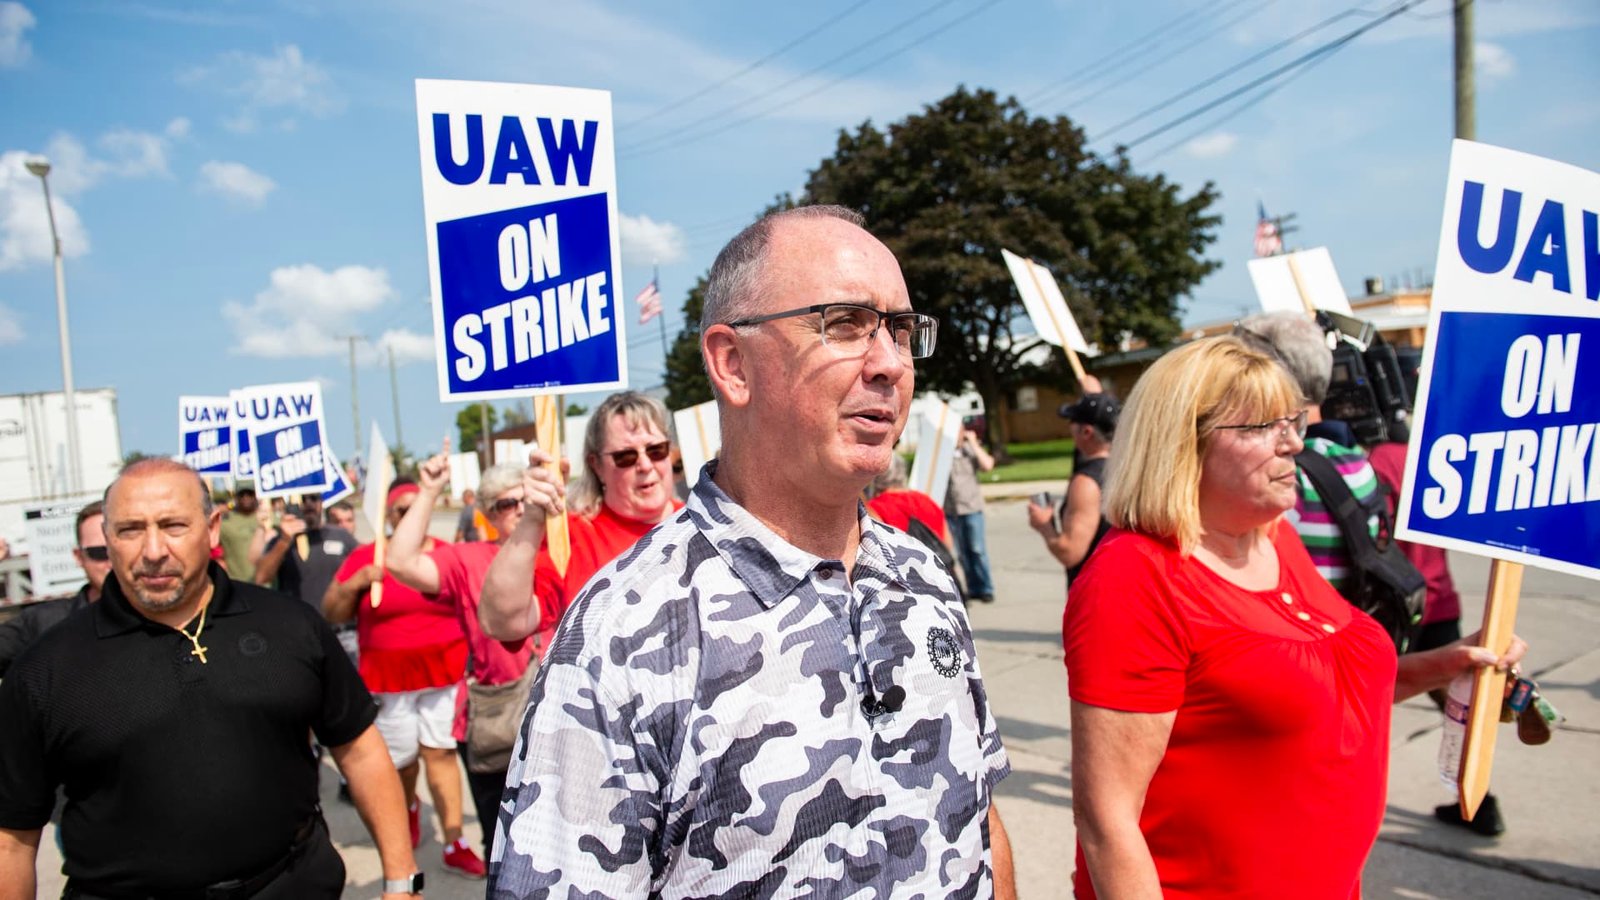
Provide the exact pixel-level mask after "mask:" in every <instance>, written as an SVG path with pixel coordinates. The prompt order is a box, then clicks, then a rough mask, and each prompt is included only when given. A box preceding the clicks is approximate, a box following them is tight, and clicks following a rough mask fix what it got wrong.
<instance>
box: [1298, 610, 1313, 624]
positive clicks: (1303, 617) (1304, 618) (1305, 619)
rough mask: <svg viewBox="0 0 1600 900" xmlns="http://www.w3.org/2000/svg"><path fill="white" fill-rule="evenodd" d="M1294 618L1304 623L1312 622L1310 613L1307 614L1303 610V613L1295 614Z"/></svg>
mask: <svg viewBox="0 0 1600 900" xmlns="http://www.w3.org/2000/svg"><path fill="white" fill-rule="evenodd" d="M1294 617H1295V618H1296V619H1299V620H1300V621H1302V622H1309V621H1311V614H1310V613H1308V612H1305V611H1304V610H1302V611H1300V612H1297V613H1295V614H1294Z"/></svg>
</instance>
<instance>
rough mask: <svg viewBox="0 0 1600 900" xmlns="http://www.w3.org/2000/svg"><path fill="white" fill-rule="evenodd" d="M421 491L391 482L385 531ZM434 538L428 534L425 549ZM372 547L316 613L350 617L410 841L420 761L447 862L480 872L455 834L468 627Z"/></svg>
mask: <svg viewBox="0 0 1600 900" xmlns="http://www.w3.org/2000/svg"><path fill="white" fill-rule="evenodd" d="M418 490H419V489H418V487H417V484H416V483H415V482H412V481H409V480H399V481H397V482H396V483H395V485H394V487H393V488H391V489H390V491H389V497H388V503H387V514H386V518H387V520H388V524H389V527H390V528H391V529H392V528H393V527H394V526H395V525H397V524H398V523H399V522H400V520H401V519H402V518H403V517H404V516H405V514H406V512H407V511H408V510H410V509H411V504H412V501H413V500H414V499H415V498H416V496H417V492H418ZM439 543H440V541H438V540H437V539H435V538H432V537H429V538H427V539H426V549H427V550H432V549H433V548H434V546H436V545H437V544H439ZM375 549H376V545H375V544H363V545H361V546H360V547H357V548H356V549H355V550H353V551H351V553H350V555H349V556H348V557H347V558H346V559H345V561H344V564H343V565H342V566H341V567H340V568H339V571H338V573H337V574H335V575H334V580H333V583H332V584H331V585H329V587H328V592H327V594H325V595H324V596H323V599H322V613H323V615H324V616H325V617H326V618H327V619H328V621H329V622H333V623H336V624H337V623H342V622H349V621H351V620H354V621H355V623H356V637H357V641H358V643H359V645H360V648H361V654H360V663H359V668H360V671H361V678H362V680H363V681H365V682H366V684H367V690H369V691H371V692H372V694H373V696H374V697H375V698H376V699H377V701H378V704H379V709H378V720H377V723H376V724H377V726H378V731H379V733H380V734H382V735H383V740H384V743H386V744H388V747H389V756H390V758H391V759H393V760H394V765H395V768H396V769H398V770H399V772H400V783H401V786H402V787H403V788H404V789H405V795H406V807H407V809H408V810H409V812H410V820H411V846H412V847H416V846H417V845H418V844H420V843H421V842H422V823H421V812H420V805H419V803H418V801H417V775H418V774H419V771H418V770H419V768H425V769H426V770H427V777H428V791H429V793H430V794H432V796H433V804H434V811H435V812H436V813H438V815H439V827H440V828H441V829H442V830H443V832H444V843H445V849H444V867H445V869H446V870H447V871H450V872H453V873H455V874H457V875H464V876H466V877H468V878H482V877H484V875H485V874H486V873H487V868H486V867H485V865H484V862H483V859H482V858H481V857H479V856H478V854H477V853H475V852H474V851H473V850H472V848H471V847H470V846H468V845H467V842H466V841H464V840H462V837H461V815H462V797H461V769H460V765H459V763H458V762H457V761H456V741H455V738H454V736H453V734H452V729H453V723H454V719H455V712H456V701H457V694H458V693H459V692H460V691H461V685H462V676H463V674H464V673H465V671H466V664H467V640H466V635H465V634H464V633H463V632H462V630H461V622H460V620H459V619H458V618H457V616H456V614H455V612H454V610H452V609H451V608H450V607H449V606H445V605H442V604H438V603H430V602H429V601H427V600H426V599H424V598H423V596H422V595H421V594H419V593H417V592H416V591H415V590H412V589H411V588H409V587H406V586H405V585H404V584H402V583H400V582H399V581H398V580H396V579H395V577H394V576H393V575H391V574H389V573H388V572H386V571H384V569H382V568H380V567H379V566H377V565H374V563H373V560H374V553H375ZM379 579H382V582H383V592H382V596H381V600H380V602H379V604H378V605H377V606H373V604H372V602H371V594H372V585H373V584H374V583H376V582H378V580H379ZM419 763H420V766H419Z"/></svg>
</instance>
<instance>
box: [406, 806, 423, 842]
mask: <svg viewBox="0 0 1600 900" xmlns="http://www.w3.org/2000/svg"><path fill="white" fill-rule="evenodd" d="M406 820H407V822H408V824H410V825H411V849H413V850H415V849H417V848H418V847H420V846H422V803H421V801H418V800H413V801H411V808H410V809H408V810H406Z"/></svg>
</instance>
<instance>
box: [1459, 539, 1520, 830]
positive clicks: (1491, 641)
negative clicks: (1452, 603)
mask: <svg viewBox="0 0 1600 900" xmlns="http://www.w3.org/2000/svg"><path fill="white" fill-rule="evenodd" d="M1521 595H1522V564H1521V563H1514V562H1506V561H1505V560H1500V559H1497V560H1495V561H1494V562H1493V563H1492V564H1490V566H1489V596H1488V600H1487V602H1486V603H1485V605H1484V607H1483V632H1482V633H1481V635H1480V639H1481V640H1482V642H1483V643H1482V644H1481V645H1480V646H1483V647H1487V648H1488V649H1490V650H1493V651H1494V653H1495V655H1496V656H1504V655H1505V652H1506V650H1507V649H1509V648H1510V647H1511V631H1512V628H1513V626H1515V625H1516V622H1517V600H1518V599H1519V598H1520V597H1521ZM1505 691H1506V673H1505V672H1502V671H1500V670H1499V669H1496V668H1495V667H1493V666H1488V667H1485V668H1482V669H1479V670H1478V671H1477V673H1476V674H1474V675H1473V678H1472V710H1471V712H1469V713H1468V715H1467V734H1466V743H1465V744H1464V746H1463V747H1462V749H1461V772H1460V777H1459V778H1457V779H1456V784H1457V786H1458V788H1457V789H1458V791H1459V794H1460V800H1461V817H1462V818H1463V819H1467V820H1468V821H1470V820H1471V819H1472V817H1473V816H1475V815H1477V813H1478V805H1479V804H1480V803H1482V802H1483V798H1484V797H1485V796H1486V795H1487V794H1488V793H1489V770H1490V768H1491V767H1492V766H1493V765H1494V740H1495V726H1497V725H1499V724H1500V704H1501V703H1502V702H1504V697H1505Z"/></svg>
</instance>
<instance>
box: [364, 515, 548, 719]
mask: <svg viewBox="0 0 1600 900" xmlns="http://www.w3.org/2000/svg"><path fill="white" fill-rule="evenodd" d="M499 552H500V545H499V544H490V543H487V542H485V541H473V542H471V543H466V544H444V543H441V544H440V545H439V546H437V547H434V548H433V549H432V550H430V551H428V557H429V558H430V559H432V560H433V564H434V565H435V566H437V567H438V569H439V592H438V593H437V594H432V595H429V594H424V595H423V597H424V598H426V599H428V600H433V601H437V602H439V603H447V604H449V605H450V608H451V609H452V610H453V611H454V612H455V615H456V620H457V621H458V622H460V623H461V629H462V630H463V631H464V632H466V635H467V650H468V654H469V655H470V657H471V660H472V675H473V677H474V678H476V679H477V680H478V681H479V682H481V683H483V684H505V683H506V682H509V681H516V680H517V679H518V678H519V677H521V675H522V673H523V672H524V671H526V670H527V668H528V665H529V663H530V662H531V661H532V659H533V647H532V645H530V644H529V643H528V641H527V640H526V639H524V640H518V641H497V640H495V639H494V638H492V637H489V636H488V635H486V634H484V633H483V626H482V625H479V624H478V601H479V600H480V599H481V598H482V597H483V576H484V575H485V574H487V573H488V571H489V563H491V562H493V561H494V557H495V554H496V553H499ZM385 603H387V601H385ZM465 695H466V692H465V691H463V692H462V696H461V697H460V698H458V700H457V702H456V721H455V738H456V740H458V741H462V740H466V737H467V706H466V696H465Z"/></svg>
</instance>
